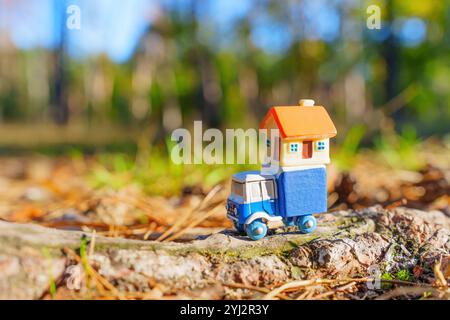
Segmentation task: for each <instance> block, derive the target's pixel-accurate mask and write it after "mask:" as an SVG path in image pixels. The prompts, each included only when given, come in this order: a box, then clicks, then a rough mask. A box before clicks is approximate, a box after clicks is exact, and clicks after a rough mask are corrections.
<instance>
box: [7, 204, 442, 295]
mask: <svg viewBox="0 0 450 320" xmlns="http://www.w3.org/2000/svg"><path fill="white" fill-rule="evenodd" d="M318 220H319V228H318V229H317V231H316V232H315V233H314V234H311V235H301V234H299V233H297V232H296V231H294V230H280V231H277V232H276V233H274V234H272V235H269V236H268V237H267V238H265V239H263V240H261V241H258V242H253V241H250V240H248V239H247V238H246V237H244V236H240V235H238V234H236V233H235V232H233V231H231V230H225V231H223V232H221V233H218V234H214V235H211V236H208V237H203V238H201V239H198V240H195V241H191V242H188V243H173V242H167V243H166V242H164V243H160V242H155V241H136V240H127V239H118V238H105V237H100V236H97V237H96V239H95V251H94V253H93V254H92V255H90V256H89V262H90V264H91V265H92V266H93V267H94V269H95V270H97V271H98V273H99V274H100V275H102V276H103V277H104V278H105V279H107V280H108V281H110V282H111V283H112V284H113V285H114V286H115V287H116V288H117V289H119V290H121V291H129V292H136V291H144V292H145V291H151V289H152V288H153V287H154V284H155V283H157V284H158V285H159V286H160V287H162V288H165V290H166V291H167V292H175V291H180V290H181V291H183V292H186V295H188V296H189V295H194V293H195V292H198V291H202V292H203V293H205V292H206V291H207V290H206V288H211V287H212V286H213V287H214V286H216V287H217V286H219V287H221V284H223V283H230V282H232V283H243V284H246V285H254V286H267V285H277V284H280V283H283V282H285V281H289V280H295V279H304V278H310V277H313V276H317V277H331V278H335V277H346V276H364V275H368V274H369V273H370V268H371V267H372V266H374V265H377V266H379V268H381V269H382V271H384V270H400V269H408V270H412V268H413V267H415V266H416V267H417V266H420V268H421V270H425V272H424V273H423V276H425V275H426V274H427V273H426V270H432V268H433V266H434V264H435V263H436V262H437V261H438V260H440V259H443V260H442V265H443V268H446V266H447V265H448V259H449V252H450V241H449V235H450V231H449V230H450V219H449V218H448V217H446V216H445V215H444V214H443V213H441V212H438V211H436V212H422V211H417V210H411V209H403V208H398V209H395V210H391V211H390V210H384V209H382V208H380V207H372V208H368V209H366V210H363V211H359V212H348V211H345V212H338V213H335V214H324V215H321V216H320V217H318ZM83 236H85V237H87V239H90V238H91V236H92V235H90V234H85V233H82V232H74V231H63V230H55V229H49V228H44V227H41V226H38V225H31V224H28V225H24V224H14V223H8V222H0V299H37V298H40V297H42V295H43V294H45V292H47V291H48V289H49V286H50V284H51V283H52V282H54V283H56V284H57V285H60V286H64V285H65V284H66V281H67V278H68V275H67V270H68V268H69V267H70V266H71V265H74V263H75V262H74V260H73V258H71V257H69V256H67V255H66V254H65V252H64V250H63V249H64V248H71V249H73V250H75V251H76V250H78V249H79V248H80V244H81V239H82V237H83ZM221 288H222V287H221ZM197 289H202V290H197Z"/></svg>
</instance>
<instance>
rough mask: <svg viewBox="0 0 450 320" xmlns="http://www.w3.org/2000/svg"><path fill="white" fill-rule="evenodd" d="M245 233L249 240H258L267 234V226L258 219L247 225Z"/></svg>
mask: <svg viewBox="0 0 450 320" xmlns="http://www.w3.org/2000/svg"><path fill="white" fill-rule="evenodd" d="M245 231H246V232H247V236H248V237H249V238H250V239H252V240H255V241H256V240H260V239H262V238H264V237H265V236H266V234H267V225H266V224H265V223H264V222H263V221H262V220H261V219H258V220H255V221H252V222H251V223H250V224H249V225H247V227H246V228H245Z"/></svg>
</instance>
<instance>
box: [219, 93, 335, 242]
mask: <svg viewBox="0 0 450 320" xmlns="http://www.w3.org/2000/svg"><path fill="white" fill-rule="evenodd" d="M261 128H262V129H268V130H274V129H277V130H278V131H279V133H280V134H279V135H278V136H275V137H272V136H270V135H268V139H267V146H268V147H270V148H268V155H267V161H266V163H265V164H264V166H271V165H272V164H273V163H276V164H277V166H276V168H277V171H276V172H274V173H271V174H267V171H249V172H241V173H238V174H235V175H234V176H233V179H232V183H231V194H230V196H229V198H228V200H227V205H226V209H227V217H228V218H229V219H231V220H232V221H233V222H234V225H235V227H236V229H237V230H238V231H239V232H242V233H244V232H245V233H247V235H248V237H249V238H250V239H252V240H259V239H262V238H264V237H265V236H266V234H267V231H268V229H269V228H274V227H278V226H281V225H283V224H284V225H286V226H293V225H296V226H297V227H298V228H299V230H300V232H302V233H311V232H313V231H314V230H315V229H316V226H317V222H316V219H315V218H314V216H313V214H319V213H323V212H326V211H327V176H326V167H325V165H326V164H328V163H329V162H330V158H329V139H330V138H332V137H334V136H336V134H337V131H336V128H335V126H334V124H333V122H332V121H331V119H330V117H329V115H328V113H327V111H326V110H325V108H323V107H319V106H314V101H312V100H301V101H300V106H282V107H273V108H271V109H270V111H269V112H268V114H267V116H266V117H265V119H264V121H263V123H262V125H261Z"/></svg>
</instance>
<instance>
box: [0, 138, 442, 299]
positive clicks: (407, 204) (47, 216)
mask: <svg viewBox="0 0 450 320" xmlns="http://www.w3.org/2000/svg"><path fill="white" fill-rule="evenodd" d="M418 150H419V151H418V154H417V155H415V157H418V158H420V159H421V161H422V162H423V164H422V165H420V166H418V167H417V168H412V169H408V170H406V169H399V168H398V167H397V168H395V167H393V166H392V165H388V164H389V161H388V160H386V158H383V156H380V155H378V154H377V155H375V154H374V153H373V152H370V151H367V152H362V153H360V154H359V155H358V156H357V157H356V158H355V159H354V162H353V163H352V164H351V166H350V167H351V169H350V170H346V171H344V170H339V169H337V168H336V167H334V166H330V167H329V168H328V176H329V186H328V189H329V197H328V202H329V208H330V210H329V213H327V214H324V215H321V216H320V217H318V219H319V228H318V230H317V232H316V233H314V234H313V235H300V234H298V233H297V232H296V231H295V230H289V229H282V230H278V231H277V232H274V233H273V234H271V235H269V236H268V237H267V238H266V239H264V240H263V241H258V242H251V241H249V240H248V239H246V237H243V236H241V235H238V234H237V233H235V232H234V231H233V230H232V228H231V224H230V222H229V221H228V220H227V219H226V214H225V209H224V206H225V200H226V198H227V196H228V192H229V191H228V189H229V179H225V180H224V181H223V182H222V183H218V184H216V185H214V186H212V187H205V186H201V185H200V186H198V185H194V186H192V185H186V186H183V187H182V188H181V189H180V192H179V194H178V195H177V194H174V195H171V196H156V195H154V194H151V192H150V193H149V192H148V190H143V188H142V187H141V186H140V185H138V184H135V183H132V182H130V183H128V184H121V185H120V186H116V187H111V186H108V185H102V186H101V187H99V185H98V184H96V183H95V181H94V182H93V181H92V177H93V176H95V175H93V174H92V173H93V172H94V171H95V170H98V167H99V162H98V159H97V158H96V156H90V157H87V156H83V157H45V156H26V157H25V156H24V157H5V156H4V157H1V158H0V220H1V221H0V298H12V299H14V298H25V299H52V298H54V299H86V298H88V299H173V298H194V299H196V298H201V299H258V298H270V299H411V298H414V299H417V298H422V299H424V298H428V299H449V298H450V291H449V287H448V285H449V279H450V254H449V252H450V240H449V237H450V206H449V204H450V160H449V159H450V148H449V147H448V145H445V144H442V143H428V144H426V145H424V146H423V147H420V148H418ZM103 169H104V170H108V168H103ZM103 169H102V170H103ZM170 174H171V172H170V170H169V171H168V172H167V176H169V177H170ZM153 183H156V184H157V183H158V181H156V182H155V181H154V182H153ZM161 183H164V182H161ZM160 187H161V186H160ZM374 279H378V280H380V281H378V280H376V281H374ZM377 281H378V282H377Z"/></svg>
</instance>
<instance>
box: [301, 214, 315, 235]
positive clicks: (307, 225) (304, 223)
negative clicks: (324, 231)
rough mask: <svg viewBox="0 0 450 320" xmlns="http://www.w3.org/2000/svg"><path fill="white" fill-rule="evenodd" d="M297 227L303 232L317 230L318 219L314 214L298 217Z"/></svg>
mask: <svg viewBox="0 0 450 320" xmlns="http://www.w3.org/2000/svg"><path fill="white" fill-rule="evenodd" d="M297 227H298V229H299V230H300V232H301V233H311V232H313V231H314V230H316V227H317V221H316V218H314V217H313V216H303V217H298V218H297Z"/></svg>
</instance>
